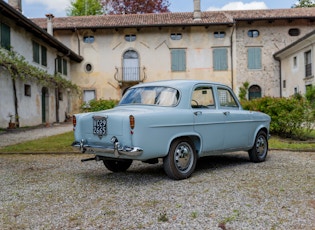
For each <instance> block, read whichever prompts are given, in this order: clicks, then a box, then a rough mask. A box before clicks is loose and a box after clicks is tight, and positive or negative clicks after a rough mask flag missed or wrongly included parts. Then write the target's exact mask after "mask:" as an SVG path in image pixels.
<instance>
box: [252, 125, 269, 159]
mask: <svg viewBox="0 0 315 230" xmlns="http://www.w3.org/2000/svg"><path fill="white" fill-rule="evenodd" d="M267 153H268V139H267V134H266V133H265V132H264V131H262V130H261V131H259V132H258V134H257V136H256V139H255V143H254V146H253V148H252V149H250V150H249V151H248V155H249V159H250V160H251V161H252V162H255V163H258V162H263V161H265V159H266V157H267Z"/></svg>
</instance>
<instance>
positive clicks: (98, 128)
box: [93, 116, 107, 135]
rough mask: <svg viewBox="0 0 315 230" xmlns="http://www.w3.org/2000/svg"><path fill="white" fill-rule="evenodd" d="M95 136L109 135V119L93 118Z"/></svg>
mask: <svg viewBox="0 0 315 230" xmlns="http://www.w3.org/2000/svg"><path fill="white" fill-rule="evenodd" d="M93 134H95V135H106V134H107V119H106V117H99V116H95V117H93Z"/></svg>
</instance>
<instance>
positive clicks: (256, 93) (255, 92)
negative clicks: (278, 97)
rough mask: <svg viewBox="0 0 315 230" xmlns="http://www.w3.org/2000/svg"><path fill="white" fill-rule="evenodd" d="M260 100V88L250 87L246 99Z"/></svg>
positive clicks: (256, 86)
mask: <svg viewBox="0 0 315 230" xmlns="http://www.w3.org/2000/svg"><path fill="white" fill-rule="evenodd" d="M255 98H261V88H260V86H258V85H252V86H251V87H249V89H248V99H249V100H252V99H255Z"/></svg>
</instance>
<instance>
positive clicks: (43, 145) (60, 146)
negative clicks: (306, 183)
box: [0, 131, 315, 153]
mask: <svg viewBox="0 0 315 230" xmlns="http://www.w3.org/2000/svg"><path fill="white" fill-rule="evenodd" d="M312 137H314V139H313V141H306V142H301V141H294V140H291V139H282V138H279V137H274V136H272V137H271V138H270V140H269V147H270V149H292V150H299V151H303V150H315V131H314V132H312ZM73 139H74V138H73V132H67V133H64V134H60V135H56V136H51V137H45V138H41V139H38V140H34V141H28V142H24V143H22V144H16V145H12V146H7V147H4V148H2V149H0V153H36V152H47V153H49V152H73V149H72V147H70V145H71V144H72V142H73Z"/></svg>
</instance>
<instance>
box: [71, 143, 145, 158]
mask: <svg viewBox="0 0 315 230" xmlns="http://www.w3.org/2000/svg"><path fill="white" fill-rule="evenodd" d="M71 146H72V147H73V148H75V149H79V150H80V151H81V152H82V153H92V154H98V153H100V154H101V153H109V154H113V155H114V156H115V157H119V156H121V155H125V156H140V155H141V154H142V153H143V149H142V148H140V147H129V146H120V144H119V142H118V141H116V142H114V143H113V147H106V148H105V147H104V146H92V145H89V144H87V143H86V141H84V140H81V141H80V142H77V141H75V142H73V143H72V145H71Z"/></svg>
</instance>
